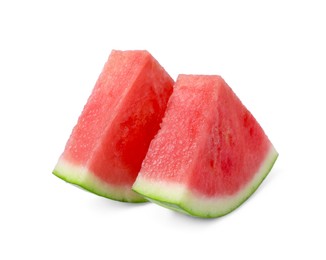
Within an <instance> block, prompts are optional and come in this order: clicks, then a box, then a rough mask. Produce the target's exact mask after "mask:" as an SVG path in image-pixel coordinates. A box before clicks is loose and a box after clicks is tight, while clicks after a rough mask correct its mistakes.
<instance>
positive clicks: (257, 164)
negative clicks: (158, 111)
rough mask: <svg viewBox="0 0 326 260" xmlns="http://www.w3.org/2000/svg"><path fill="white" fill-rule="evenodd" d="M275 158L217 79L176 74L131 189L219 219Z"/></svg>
mask: <svg viewBox="0 0 326 260" xmlns="http://www.w3.org/2000/svg"><path fill="white" fill-rule="evenodd" d="M277 156H278V154H277V152H276V150H275V149H274V147H273V145H272V144H271V142H270V141H269V139H268V138H267V136H266V135H265V133H264V131H263V129H262V128H261V127H260V125H259V124H258V123H257V121H256V120H255V118H254V117H253V116H252V115H251V113H250V112H249V111H248V110H247V109H246V108H245V106H244V105H243V104H242V103H241V101H240V100H239V99H238V97H237V96H236V95H235V94H234V92H233V91H232V90H231V88H230V87H229V86H228V85H227V84H226V83H225V82H224V80H223V79H222V78H221V77H218V76H201V75H180V76H179V77H178V80H177V82H176V84H175V86H174V92H173V94H172V96H171V97H170V100H169V102H168V107H167V110H166V113H165V116H164V118H163V122H162V125H161V129H160V131H159V132H158V134H157V135H156V136H155V138H154V140H153V141H152V142H151V145H150V148H149V150H148V153H147V155H146V157H145V159H144V161H143V164H142V168H141V170H140V173H139V175H138V177H137V179H136V182H135V184H134V185H133V190H135V191H136V192H138V193H139V194H141V195H143V196H145V197H146V198H147V199H149V200H151V201H153V202H156V203H158V204H160V205H163V206H165V207H168V208H171V209H174V210H177V211H181V212H184V213H187V214H191V215H194V216H200V217H218V216H222V215H225V214H227V213H229V212H230V211H232V210H233V209H235V208H236V207H238V206H239V205H240V204H241V203H243V202H244V201H245V200H246V199H247V198H248V197H249V196H250V195H251V194H252V193H253V192H254V191H255V190H256V189H257V188H258V186H259V184H260V183H261V182H262V181H263V179H264V178H265V177H266V175H267V174H268V172H269V171H270V169H271V167H272V165H273V163H274V162H275V160H276V158H277Z"/></svg>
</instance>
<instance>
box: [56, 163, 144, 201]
mask: <svg viewBox="0 0 326 260" xmlns="http://www.w3.org/2000/svg"><path fill="white" fill-rule="evenodd" d="M52 173H53V174H54V175H56V176H57V177H59V178H60V179H62V180H64V181H66V182H68V183H71V184H73V185H77V186H79V187H81V188H82V189H84V190H87V191H89V192H92V193H95V194H96V195H99V196H102V197H105V198H109V199H112V200H117V201H122V202H133V203H140V202H147V200H146V199H145V198H144V197H143V196H141V195H139V194H137V193H136V192H134V191H132V190H131V187H130V186H127V185H126V186H113V185H109V184H107V183H105V182H103V181H102V180H100V179H99V178H98V177H96V176H95V175H94V174H93V173H91V172H90V171H89V170H88V169H87V168H86V167H82V166H78V165H74V164H72V163H70V162H67V161H66V160H64V159H60V160H59V162H58V163H57V165H56V166H55V168H54V170H53V172H52Z"/></svg>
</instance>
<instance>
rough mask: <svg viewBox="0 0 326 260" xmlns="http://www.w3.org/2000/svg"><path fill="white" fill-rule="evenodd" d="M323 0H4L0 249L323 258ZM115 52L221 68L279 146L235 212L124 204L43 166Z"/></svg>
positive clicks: (22, 253) (3, 255)
mask: <svg viewBox="0 0 326 260" xmlns="http://www.w3.org/2000/svg"><path fill="white" fill-rule="evenodd" d="M324 5H325V4H323V1H250V0H249V1H237V2H236V1H224V2H221V1H210V2H209V1H204V0H200V1H139V0H138V1H115V3H113V1H112V2H110V1H94V0H92V1H88V2H86V1H51V2H50V1H1V2H0V124H1V125H0V133H1V134H0V174H1V179H0V180H1V184H0V202H1V203H0V212H1V213H0V259H127V258H132V259H176V258H179V259H296V258H299V257H300V258H302V259H326V252H325V244H326V243H325V242H326V235H325V234H326V224H325V220H326V213H325V208H326V207H325V205H326V202H325V200H326V191H325V184H326V167H325V161H326V156H325V155H326V154H325V145H326V138H325V133H326V127H325V120H326V117H325V111H326V105H325V97H326V94H325V91H324V89H325V87H326V8H325V7H324ZM112 49H121V50H128V49H147V50H149V51H150V52H151V53H152V55H153V56H154V57H155V58H156V59H158V61H159V62H160V63H161V64H162V65H163V66H164V67H165V68H166V70H167V71H168V72H169V73H170V74H171V76H172V77H173V78H176V76H177V75H178V73H197V74H200V73H201V74H220V75H222V76H223V77H224V79H225V80H226V81H227V82H228V83H229V85H230V86H231V87H232V88H233V90H234V91H235V92H236V93H237V95H238V96H239V97H240V99H241V100H242V101H243V103H244V104H245V105H246V106H247V107H248V108H249V110H251V112H252V113H253V114H254V116H255V117H256V118H257V120H258V121H259V122H260V123H261V125H262V127H263V128H264V129H265V132H266V133H267V134H268V136H269V137H270V139H271V140H272V142H273V143H274V145H275V147H276V148H277V150H278V151H279V153H280V156H279V159H278V161H277V162H276V164H275V167H274V168H273V170H272V171H271V173H270V175H269V176H268V177H267V179H266V180H265V182H264V183H263V184H262V185H261V187H260V188H259V190H258V191H257V192H256V193H255V194H254V195H253V196H252V197H251V198H250V199H249V200H248V201H247V202H246V203H245V204H244V205H242V206H241V207H240V208H239V209H237V210H236V211H234V212H233V213H231V214H229V215H227V216H225V217H222V218H219V219H213V220H203V219H196V218H192V217H188V216H184V215H181V214H179V213H175V212H172V211H170V210H167V209H164V208H161V207H158V206H156V205H154V204H150V203H147V204H142V205H139V204H138V205H134V204H127V203H119V202H115V201H111V200H108V199H104V198H101V197H98V196H95V195H93V194H91V193H88V192H85V191H83V190H80V189H77V188H75V187H73V186H72V185H69V184H67V183H65V182H63V181H62V180H60V179H58V178H56V177H55V176H54V175H52V174H51V171H52V169H53V167H54V166H55V164H56V162H57V159H58V157H59V155H60V154H61V152H62V151H63V148H64V145H65V143H66V141H67V139H68V137H69V134H70V132H71V129H72V127H73V126H74V124H75V123H76V121H77V118H78V116H79V114H80V112H81V110H82V107H83V105H84V104H85V102H86V100H87V97H88V95H89V94H90V92H91V90H92V88H93V86H94V83H95V81H96V79H97V77H98V75H99V73H100V71H101V69H102V66H103V65H104V63H105V61H106V59H107V57H108V55H109V53H110V51H111V50H112Z"/></svg>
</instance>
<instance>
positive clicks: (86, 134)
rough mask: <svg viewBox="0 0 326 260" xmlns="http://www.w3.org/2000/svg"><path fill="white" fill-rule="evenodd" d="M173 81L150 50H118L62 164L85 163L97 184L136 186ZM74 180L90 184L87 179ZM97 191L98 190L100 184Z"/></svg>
mask: <svg viewBox="0 0 326 260" xmlns="http://www.w3.org/2000/svg"><path fill="white" fill-rule="evenodd" d="M173 83H174V82H173V80H172V79H171V78H170V76H169V75H168V74H167V73H166V72H165V71H164V69H163V68H162V67H161V66H160V65H159V64H158V62H157V61H156V60H155V59H154V58H153V57H152V56H151V55H150V54H149V53H148V52H146V51H112V53H111V55H110V57H109V59H108V61H107V63H106V64H105V66H104V69H103V71H102V73H101V75H100V77H99V79H98V81H97V83H96V85H95V87H94V89H93V92H92V94H91V96H90V98H89V100H88V101H87V104H86V106H85V107H84V109H83V112H82V114H81V116H80V117H79V119H78V123H77V125H76V126H75V128H74V129H73V132H72V134H71V136H70V138H69V140H68V142H67V145H66V147H65V150H64V153H63V154H62V156H61V157H60V160H59V163H60V161H62V162H64V163H66V162H69V163H70V164H71V165H72V166H78V165H79V166H80V167H81V169H80V170H82V169H83V170H85V169H86V170H87V174H92V175H94V176H95V178H97V180H96V182H97V183H99V182H101V181H102V182H104V183H107V184H109V185H111V186H118V187H119V186H121V189H131V186H132V184H133V182H134V180H135V178H136V176H137V174H138V172H139V169H140V166H141V162H142V160H143V158H144V156H145V154H146V152H147V149H148V146H149V143H150V141H151V139H152V138H153V136H154V135H155V134H156V132H157V131H158V129H159V124H160V122H161V119H162V117H163V114H164V111H165V108H166V103H167V101H168V98H169V96H170V94H171V92H172V87H173ZM56 168H57V167H56ZM59 168H60V167H59ZM61 168H62V167H61ZM76 171H77V172H78V170H76ZM55 172H56V170H55ZM66 174H68V175H69V173H68V172H67V173H66ZM59 175H60V174H59ZM94 176H93V177H94ZM59 177H60V176H59ZM68 179H69V178H68ZM66 180H67V178H66ZM70 182H74V181H73V180H72V181H70ZM76 182H78V183H76ZM74 183H75V184H78V185H80V186H82V187H84V188H86V189H88V187H87V185H88V184H87V181H86V180H85V183H83V180H79V181H75V182H74ZM95 186H96V185H95ZM92 191H93V192H95V193H97V192H96V187H92ZM99 195H103V194H99ZM109 197H110V198H112V199H119V200H126V201H130V200H131V201H132V200H133V199H129V198H121V196H120V195H119V196H118V197H119V198H115V195H114V193H113V194H110V195H109ZM136 200H143V199H140V197H138V198H137V199H136Z"/></svg>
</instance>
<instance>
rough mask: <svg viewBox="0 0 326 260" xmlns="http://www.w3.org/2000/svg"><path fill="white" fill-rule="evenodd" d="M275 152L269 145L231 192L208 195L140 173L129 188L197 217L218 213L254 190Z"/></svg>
mask: <svg viewBox="0 0 326 260" xmlns="http://www.w3.org/2000/svg"><path fill="white" fill-rule="evenodd" d="M277 156H278V153H277V151H276V150H275V148H274V147H273V146H271V148H270V151H269V152H268V154H267V156H266V159H265V160H264V161H263V163H262V165H261V167H260V168H259V170H258V171H257V173H256V174H255V175H254V177H253V179H252V180H251V181H250V182H248V183H247V184H246V185H245V187H243V188H242V189H241V190H240V191H239V192H237V193H236V194H233V195H231V196H224V197H221V196H218V197H208V196H205V195H202V194H199V193H196V192H194V191H192V190H190V189H188V187H187V186H186V184H178V183H170V182H164V181H161V180H155V179H146V178H143V177H141V176H143V175H142V174H141V173H140V174H139V175H138V178H137V179H136V182H135V183H134V185H133V188H132V189H133V190H134V191H136V192H138V193H140V194H141V195H143V196H145V197H147V198H148V199H149V200H151V201H153V202H156V203H158V204H159V205H162V206H165V207H167V208H170V209H174V210H177V211H181V212H184V213H187V214H190V215H194V216H199V217H207V218H208V217H219V216H223V215H225V214H227V213H229V212H231V211H232V210H234V209H235V208H237V207H238V206H240V205H241V204H242V203H243V202H244V201H245V200H246V199H248V198H249V197H250V195H251V194H252V193H254V191H255V190H256V189H257V188H258V187H259V185H260V184H261V182H262V181H263V180H264V179H265V177H266V176H267V174H268V173H269V171H270V170H271V168H272V166H273V164H274V162H275V160H276V159H277Z"/></svg>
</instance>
